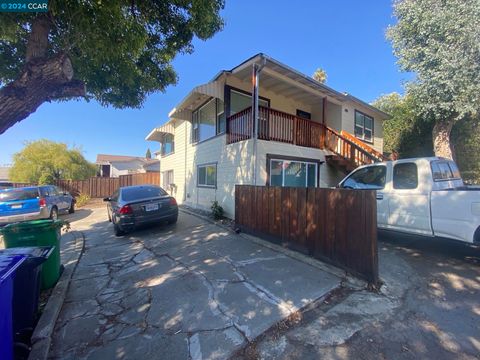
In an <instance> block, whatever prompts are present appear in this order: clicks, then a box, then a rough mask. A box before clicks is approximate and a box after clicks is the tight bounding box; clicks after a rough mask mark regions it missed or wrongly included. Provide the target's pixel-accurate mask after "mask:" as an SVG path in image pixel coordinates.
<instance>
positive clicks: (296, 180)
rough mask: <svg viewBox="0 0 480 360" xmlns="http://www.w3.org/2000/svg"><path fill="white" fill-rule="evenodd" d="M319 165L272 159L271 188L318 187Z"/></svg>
mask: <svg viewBox="0 0 480 360" xmlns="http://www.w3.org/2000/svg"><path fill="white" fill-rule="evenodd" d="M318 165H319V164H318V163H316V162H308V161H300V160H283V159H270V179H269V180H270V186H286V187H317V186H318V170H319V168H318Z"/></svg>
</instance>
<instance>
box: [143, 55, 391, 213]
mask: <svg viewBox="0 0 480 360" xmlns="http://www.w3.org/2000/svg"><path fill="white" fill-rule="evenodd" d="M256 77H257V78H258V80H257V82H256V83H257V86H258V95H259V97H258V106H259V111H258V116H257V117H256V118H257V120H256V121H254V119H255V116H253V113H254V112H255V109H256V107H255V106H253V103H254V102H253V101H252V93H254V92H255V91H256V90H255V86H254V83H255V81H252V79H253V80H254V79H255V78H256ZM169 117H170V119H169V120H168V121H167V123H166V124H165V125H163V126H161V127H159V128H155V129H153V130H152V131H151V132H150V134H148V136H147V137H146V139H147V140H151V141H158V142H160V144H161V146H160V159H161V160H160V172H161V184H162V186H163V187H164V188H166V189H168V190H169V191H171V192H172V195H174V196H176V198H177V201H178V202H179V203H185V204H187V205H190V206H193V207H199V208H204V209H206V208H209V207H210V206H211V203H212V201H214V200H217V201H218V202H219V204H220V205H221V206H223V207H224V210H225V212H226V215H227V216H229V217H233V216H234V190H235V184H254V185H262V186H264V185H267V186H268V185H275V186H307V187H310V186H314V187H330V186H335V185H336V184H337V183H338V181H339V180H340V179H341V178H342V177H343V176H344V174H345V171H347V170H350V169H353V168H354V167H355V166H358V165H362V164H366V163H371V162H375V161H379V160H382V159H383V155H382V152H383V130H382V125H383V121H384V120H385V119H387V118H388V115H387V114H385V113H384V112H382V111H380V110H378V109H376V108H374V107H372V106H371V105H369V104H367V103H365V102H363V101H361V100H359V99H357V98H355V97H353V96H351V95H348V94H344V93H340V92H338V91H335V90H333V89H331V88H329V87H328V86H325V85H324V84H322V83H319V82H317V81H315V80H314V79H312V78H310V77H308V76H305V75H303V74H301V73H299V72H298V71H296V70H294V69H292V68H290V67H288V66H286V65H284V64H282V63H280V62H278V61H276V60H274V59H272V58H270V57H268V56H266V55H264V54H258V55H255V56H253V57H252V58H250V59H248V60H246V61H244V62H243V63H241V64H240V65H238V66H236V67H234V68H233V69H231V70H228V71H221V72H220V73H218V75H216V76H215V77H214V79H213V80H212V81H210V82H209V83H207V84H204V85H200V86H197V87H195V88H194V89H193V90H192V91H191V92H190V93H189V94H188V95H187V96H186V97H185V98H184V99H183V100H182V101H181V102H180V103H179V104H178V105H177V106H176V107H175V108H174V109H173V110H172V111H171V112H170V114H169ZM255 123H258V126H254V124H255ZM254 129H258V130H257V131H254Z"/></svg>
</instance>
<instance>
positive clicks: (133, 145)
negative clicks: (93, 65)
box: [0, 0, 409, 165]
mask: <svg viewBox="0 0 480 360" xmlns="http://www.w3.org/2000/svg"><path fill="white" fill-rule="evenodd" d="M222 15H223V17H224V19H225V22H226V25H225V28H224V30H223V31H222V32H220V33H218V34H217V35H215V36H214V37H213V38H212V39H210V40H207V41H205V42H203V41H198V40H195V42H194V45H195V51H194V53H193V54H187V55H179V56H177V58H176V59H175V61H174V64H173V65H174V67H175V69H176V71H177V74H178V76H179V81H178V84H177V85H176V86H170V87H168V88H167V89H166V92H165V93H155V94H152V95H150V96H149V97H148V99H147V101H146V102H145V104H144V106H143V108H141V109H124V110H118V109H114V108H110V107H102V106H101V105H99V104H97V103H96V102H95V101H92V102H89V103H87V102H85V101H83V100H79V101H75V100H73V101H68V102H60V103H47V104H43V105H42V106H41V107H40V108H39V109H38V110H37V111H36V112H35V113H34V114H32V115H30V116H29V117H28V118H27V119H25V120H23V121H22V122H21V123H19V124H17V125H15V126H13V127H12V128H10V129H9V130H7V132H5V133H4V134H2V135H0V149H1V151H0V165H1V164H6V163H10V162H11V156H12V154H13V153H15V152H17V151H19V150H21V149H22V147H23V144H24V142H25V141H30V140H37V139H41V138H47V139H51V140H54V141H61V142H65V143H67V144H69V145H76V146H79V147H81V148H82V149H83V151H84V155H85V157H86V158H87V159H88V160H90V161H95V157H96V155H97V154H98V153H104V154H118V155H135V156H144V154H145V152H146V150H147V148H150V149H151V150H152V152H153V151H154V150H157V149H158V143H155V142H148V141H145V140H144V138H145V136H146V135H147V134H148V133H149V132H150V130H151V129H152V128H154V127H156V126H158V125H161V124H162V123H164V122H165V121H167V114H168V112H169V111H170V110H171V109H172V108H173V107H174V106H175V105H176V104H177V103H178V102H179V101H180V100H181V99H182V98H183V97H184V96H185V95H186V94H187V93H188V92H189V91H190V90H191V89H192V88H193V87H194V86H196V85H199V84H202V83H205V82H207V81H209V80H210V79H211V78H212V77H213V76H214V75H215V74H216V73H217V72H218V71H219V70H222V69H230V68H232V67H234V66H235V65H237V64H239V63H241V62H242V61H244V60H245V59H247V58H249V57H251V56H252V55H254V54H256V53H259V52H263V53H266V54H268V55H269V56H271V57H273V58H275V59H277V60H279V61H281V62H283V63H285V64H287V65H289V66H291V67H293V68H295V69H297V70H299V71H300V72H303V73H304V74H307V75H311V74H312V73H313V72H314V71H315V69H316V68H317V67H322V68H323V69H325V70H326V72H327V74H328V80H327V84H328V85H329V86H330V87H333V88H334V89H336V90H338V91H342V92H343V91H346V92H348V93H350V94H352V95H355V96H357V97H359V98H361V99H362V100H365V101H368V102H370V101H372V100H374V99H375V98H377V97H378V96H380V95H381V94H386V93H390V92H393V91H397V92H402V84H403V83H404V81H405V80H407V79H408V78H409V76H408V74H405V73H401V72H400V71H399V69H398V66H397V65H396V59H395V57H394V56H393V54H392V48H391V45H390V43H389V42H388V41H387V40H386V39H385V31H386V29H387V26H388V25H389V24H392V23H393V22H394V19H393V17H392V3H391V1H390V0H378V1H358V0H323V1H316V0H306V1H291V0H269V1H266V0H265V1H255V0H227V2H226V7H225V10H224V11H223V13H222Z"/></svg>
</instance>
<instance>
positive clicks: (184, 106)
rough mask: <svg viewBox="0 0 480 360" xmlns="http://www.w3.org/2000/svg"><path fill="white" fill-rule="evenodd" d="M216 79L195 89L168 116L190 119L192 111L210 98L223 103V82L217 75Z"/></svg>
mask: <svg viewBox="0 0 480 360" xmlns="http://www.w3.org/2000/svg"><path fill="white" fill-rule="evenodd" d="M216 78H217V79H215V80H212V81H210V82H208V83H206V84H203V85H199V86H197V87H195V88H194V89H193V90H192V91H190V92H189V93H188V95H187V96H186V97H185V98H184V99H183V100H182V101H181V102H180V103H179V104H178V105H177V106H176V107H175V108H173V109H172V111H170V113H169V114H168V116H169V117H170V118H173V119H180V120H187V121H190V120H191V119H192V111H194V110H195V109H196V108H198V107H199V106H200V105H202V104H203V103H204V102H205V101H207V100H208V99H210V98H218V99H220V100H222V101H223V94H224V87H225V80H224V79H223V78H222V77H221V75H218V76H217V77H216Z"/></svg>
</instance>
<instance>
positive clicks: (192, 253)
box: [50, 207, 341, 359]
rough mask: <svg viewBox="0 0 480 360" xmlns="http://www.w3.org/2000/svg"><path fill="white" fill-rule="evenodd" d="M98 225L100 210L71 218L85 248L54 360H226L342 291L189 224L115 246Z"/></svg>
mask: <svg viewBox="0 0 480 360" xmlns="http://www.w3.org/2000/svg"><path fill="white" fill-rule="evenodd" d="M106 218H107V217H106V212H105V209H104V208H103V207H102V208H94V209H80V210H79V211H77V213H76V214H74V215H73V217H72V228H73V229H75V230H79V231H82V232H83V233H84V235H85V238H86V248H85V252H84V253H83V255H82V257H81V259H80V262H79V263H78V266H77V268H76V270H75V273H74V275H73V278H72V282H71V284H70V288H69V291H68V294H67V297H66V300H65V303H64V305H63V308H62V311H61V313H60V316H59V319H58V321H57V324H56V328H55V335H54V338H53V344H52V347H51V351H50V358H52V359H189V358H191V359H224V358H226V357H228V356H229V355H231V354H232V353H233V352H234V351H236V350H237V349H239V348H240V347H242V346H244V345H245V344H247V343H249V342H251V341H252V340H254V339H255V338H257V337H258V336H259V335H261V334H262V333H264V332H265V331H266V330H268V329H269V328H271V327H272V326H273V325H275V324H277V323H279V322H280V321H282V320H283V319H285V318H287V317H288V316H289V315H292V314H294V313H296V312H297V310H299V309H301V308H303V307H305V306H307V305H309V304H311V303H312V302H314V301H315V300H318V299H320V298H322V297H324V296H326V294H328V293H329V292H330V291H331V290H333V289H335V288H337V287H339V286H340V282H341V279H340V278H339V277H338V276H336V275H334V272H326V271H323V270H321V269H320V268H319V267H315V266H312V265H309V264H308V263H306V262H303V261H300V260H298V259H296V258H292V257H289V256H288V255H287V254H286V253H283V252H278V251H275V250H272V249H271V248H267V247H264V246H261V245H259V244H258V243H256V242H253V241H250V240H248V239H245V238H244V237H241V236H238V235H236V234H232V233H230V232H228V231H226V230H224V229H223V228H220V227H218V226H216V225H214V224H211V223H208V222H206V221H204V220H202V219H200V218H198V217H196V216H192V215H188V214H185V213H181V214H180V217H179V221H178V223H177V224H176V225H173V226H172V225H170V226H163V227H151V228H147V229H143V230H140V231H137V232H135V233H132V234H129V235H127V236H124V237H121V238H117V237H115V236H113V231H112V226H111V224H110V223H108V222H107V221H106Z"/></svg>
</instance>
